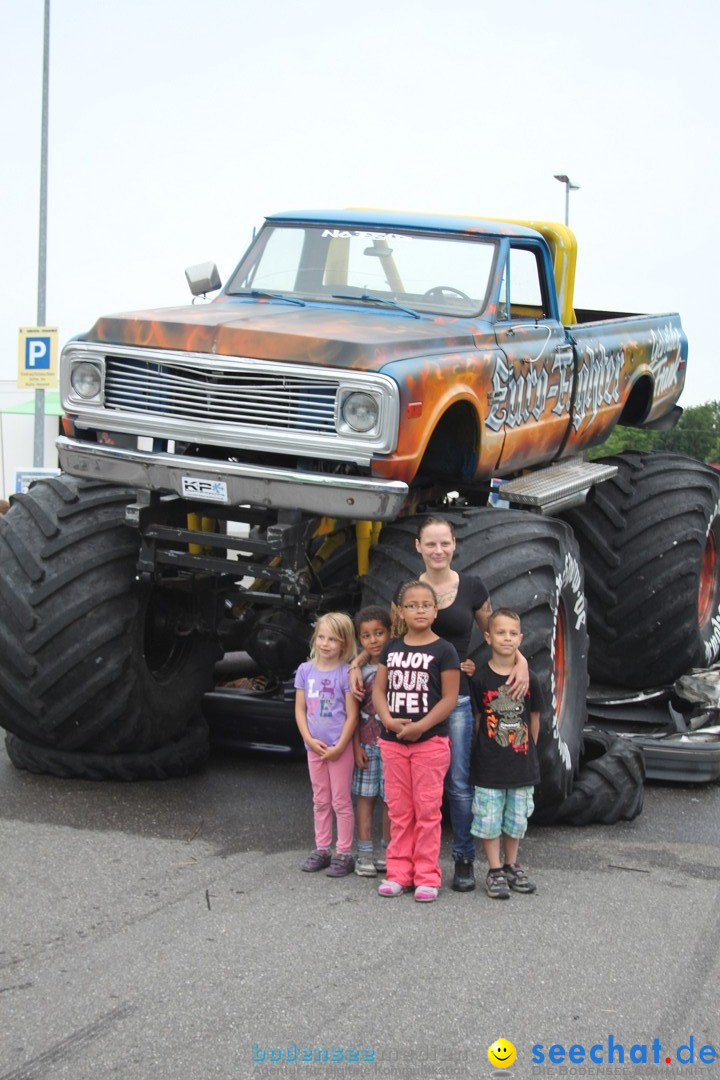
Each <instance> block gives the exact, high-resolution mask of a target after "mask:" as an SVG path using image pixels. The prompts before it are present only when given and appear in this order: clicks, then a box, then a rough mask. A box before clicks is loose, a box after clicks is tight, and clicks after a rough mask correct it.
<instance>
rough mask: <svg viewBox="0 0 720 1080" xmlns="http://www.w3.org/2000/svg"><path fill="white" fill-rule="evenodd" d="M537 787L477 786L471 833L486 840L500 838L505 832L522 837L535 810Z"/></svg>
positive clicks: (515, 837)
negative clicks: (534, 794) (535, 788)
mask: <svg viewBox="0 0 720 1080" xmlns="http://www.w3.org/2000/svg"><path fill="white" fill-rule="evenodd" d="M533 790H534V789H533V788H531V787H516V788H484V787H476V788H475V794H474V796H473V804H472V812H473V820H472V825H471V826H470V832H471V833H472V834H473V836H480V837H482V839H483V840H496V839H497V838H498V836H500V834H501V833H504V834H505V836H511V837H512V838H513V839H514V840H520V839H521V838H522V837H523V836H524V835H525V833H526V831H527V823H528V818H529V817H530V815H531V814H532V812H533V810H534V809H535V803H534V802H533Z"/></svg>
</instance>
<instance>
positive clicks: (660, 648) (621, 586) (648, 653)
mask: <svg viewBox="0 0 720 1080" xmlns="http://www.w3.org/2000/svg"><path fill="white" fill-rule="evenodd" d="M603 460H604V461H605V462H606V463H607V464H612V465H617V467H618V473H617V475H616V476H615V477H614V479H612V480H607V481H606V482H605V483H603V484H599V485H598V486H597V487H596V488H595V489H594V492H593V494H592V496H591V500H590V502H589V503H588V504H586V505H585V506H583V507H581V508H579V509H577V510H571V511H568V512H567V513H566V514H565V515H564V516H565V520H566V521H568V522H569V523H570V525H571V526H572V528H573V530H574V532H575V535H576V537H577V539H578V542H579V544H580V551H581V554H582V559H583V564H584V568H585V589H586V593H587V600H588V625H589V631H590V664H589V666H590V675H591V678H592V679H593V680H594V681H596V682H599V683H610V684H614V685H619V686H626V687H631V688H638V689H642V688H645V687H649V686H656V685H659V684H663V683H670V682H673V680H675V679H677V678H679V677H680V676H681V675H684V674H685V672H686V671H687V670H688V669H689V668H691V667H708V666H709V665H710V664H712V663H714V661H715V660H717V659H718V656H720V474H718V472H717V471H716V470H714V469H711V468H709V467H708V466H707V465H702V464H701V463H700V462H699V461H694V460H693V459H691V458H686V457H682V456H680V455H678V454H667V453H653V454H651V453H642V452H640V451H627V452H625V453H623V454H618V455H616V456H614V457H608V458H604V459H603Z"/></svg>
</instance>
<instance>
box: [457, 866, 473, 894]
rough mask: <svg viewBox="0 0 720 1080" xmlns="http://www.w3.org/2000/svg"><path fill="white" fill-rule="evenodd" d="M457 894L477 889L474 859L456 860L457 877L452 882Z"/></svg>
mask: <svg viewBox="0 0 720 1080" xmlns="http://www.w3.org/2000/svg"><path fill="white" fill-rule="evenodd" d="M452 887H453V889H454V890H455V892H472V891H473V889H474V888H475V871H474V869H473V863H472V859H456V860H455V876H454V877H453V880H452Z"/></svg>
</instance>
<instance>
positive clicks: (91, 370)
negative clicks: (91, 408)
mask: <svg viewBox="0 0 720 1080" xmlns="http://www.w3.org/2000/svg"><path fill="white" fill-rule="evenodd" d="M70 385H71V386H72V388H73V390H74V391H75V393H76V394H77V396H78V397H81V398H94V397H97V396H98V394H99V393H100V390H101V389H102V379H101V377H100V371H99V369H98V368H97V367H96V366H95V364H87V363H83V364H75V366H74V367H73V369H72V372H71V374H70Z"/></svg>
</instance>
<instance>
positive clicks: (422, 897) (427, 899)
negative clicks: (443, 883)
mask: <svg viewBox="0 0 720 1080" xmlns="http://www.w3.org/2000/svg"><path fill="white" fill-rule="evenodd" d="M437 898H438V890H437V889H436V888H435V886H434V885H418V887H417V889H416V890H415V899H416V900H417V902H418V903H419V904H432V902H433V900H437Z"/></svg>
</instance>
